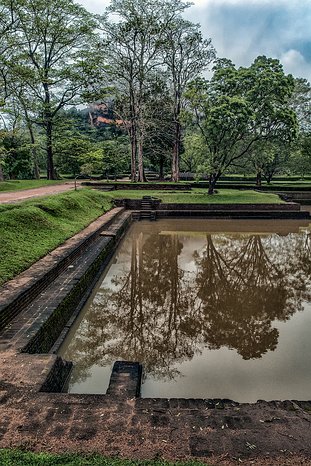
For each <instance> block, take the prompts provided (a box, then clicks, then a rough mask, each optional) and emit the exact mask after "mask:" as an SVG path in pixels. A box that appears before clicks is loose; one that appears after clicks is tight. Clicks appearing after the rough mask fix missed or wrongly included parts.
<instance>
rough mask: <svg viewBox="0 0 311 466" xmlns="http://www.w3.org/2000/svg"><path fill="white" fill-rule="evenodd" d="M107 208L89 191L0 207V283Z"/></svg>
mask: <svg viewBox="0 0 311 466" xmlns="http://www.w3.org/2000/svg"><path fill="white" fill-rule="evenodd" d="M110 207H111V197H110V196H107V195H105V194H103V193H101V192H98V191H91V190H80V191H72V192H68V193H64V194H60V195H56V196H51V197H47V198H40V199H38V198H37V199H32V200H31V201H26V202H22V203H19V204H3V205H0V238H1V241H0V257H1V260H0V284H1V283H3V282H5V281H6V280H9V279H10V278H12V277H14V276H15V275H17V274H18V273H19V272H21V271H22V270H24V269H26V268H27V267H28V266H30V265H31V264H32V263H33V262H35V261H36V260H38V259H39V258H40V257H42V256H44V255H45V254H47V253H48V252H49V251H51V250H53V249H54V248H55V247H56V246H58V245H59V244H61V243H63V242H64V241H65V240H66V239H67V238H70V237H71V236H72V235H74V234H75V233H77V232H78V231H80V230H81V229H82V228H84V227H85V226H87V225H88V224H89V223H90V222H91V221H92V220H94V219H95V218H97V217H99V216H100V215H101V214H103V213H104V212H106V211H107V210H109V209H110ZM0 464H1V463H0Z"/></svg>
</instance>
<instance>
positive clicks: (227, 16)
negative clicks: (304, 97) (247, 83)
mask: <svg viewBox="0 0 311 466" xmlns="http://www.w3.org/2000/svg"><path fill="white" fill-rule="evenodd" d="M78 2H79V3H81V4H82V5H83V6H84V7H85V8H86V9H87V10H89V11H92V12H95V13H102V12H103V11H104V9H105V7H106V6H107V5H108V4H109V0H78ZM184 17H185V18H186V19H189V20H190V21H192V22H194V23H200V24H201V29H202V32H203V35H204V36H205V37H210V38H211V39H212V43H213V45H214V47H215V49H216V52H217V56H218V57H221V58H223V57H225V58H229V59H231V60H232V61H233V63H235V64H236V65H237V66H249V65H250V64H251V63H252V61H253V60H254V59H255V58H256V57H257V56H258V55H266V56H268V57H271V58H278V59H279V60H280V61H281V62H282V64H283V65H284V69H285V71H286V72H287V73H292V74H293V75H294V76H295V77H303V78H307V79H308V80H309V81H310V82H311V0H194V1H193V6H191V7H190V8H188V10H187V11H186V13H185V15H184Z"/></svg>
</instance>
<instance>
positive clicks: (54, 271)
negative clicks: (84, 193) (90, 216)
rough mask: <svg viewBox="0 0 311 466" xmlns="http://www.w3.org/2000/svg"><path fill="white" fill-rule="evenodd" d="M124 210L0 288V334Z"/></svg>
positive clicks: (106, 216)
mask: <svg viewBox="0 0 311 466" xmlns="http://www.w3.org/2000/svg"><path fill="white" fill-rule="evenodd" d="M123 210H124V209H122V208H117V209H113V210H111V211H110V212H108V213H107V214H104V215H103V216H101V217H99V218H98V219H97V220H95V222H92V223H91V224H90V225H89V226H88V227H87V228H85V229H84V230H83V231H82V232H79V233H77V234H76V235H74V236H73V237H72V238H70V239H69V240H67V241H65V243H64V244H62V245H61V246H59V247H58V248H56V249H54V251H52V252H51V253H49V254H47V255H46V256H45V257H44V258H42V259H40V260H39V261H37V262H36V263H35V264H33V265H32V266H31V267H30V268H29V269H27V270H26V271H25V272H22V273H21V274H19V275H18V276H17V277H16V278H14V279H13V280H10V281H9V282H7V283H6V284H4V285H3V286H2V287H1V288H0V331H1V330H2V329H3V328H4V327H5V326H6V325H8V324H9V322H10V321H11V320H12V319H13V318H14V317H15V316H17V315H18V314H19V313H20V312H21V310H22V309H24V308H25V307H27V306H28V305H29V304H30V303H31V302H32V301H33V300H34V299H35V298H36V297H37V296H38V295H39V294H40V293H41V292H42V291H43V290H44V289H45V288H46V287H47V286H48V285H49V284H50V283H51V282H52V281H53V280H55V278H56V277H57V276H58V275H59V274H60V273H61V272H62V271H64V270H65V269H66V268H67V267H68V266H69V265H70V264H71V263H72V262H73V261H74V260H75V259H76V258H77V257H79V256H81V254H82V253H83V252H84V251H85V249H86V248H87V247H88V246H89V245H90V244H91V243H92V242H93V241H94V240H95V239H96V238H97V237H98V235H99V234H100V232H101V231H102V230H103V229H104V228H107V227H108V226H109V225H110V224H111V223H112V222H113V220H114V219H115V218H116V217H117V216H118V215H119V214H120V213H121V212H123Z"/></svg>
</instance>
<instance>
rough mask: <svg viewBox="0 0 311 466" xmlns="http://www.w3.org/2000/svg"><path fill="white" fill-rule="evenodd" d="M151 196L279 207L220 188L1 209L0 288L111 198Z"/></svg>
mask: <svg viewBox="0 0 311 466" xmlns="http://www.w3.org/2000/svg"><path fill="white" fill-rule="evenodd" d="M144 195H147V196H155V197H159V198H160V199H162V201H163V202H168V203H184V202H186V203H223V204H228V203H280V202H282V201H281V200H280V199H279V198H278V196H276V195H275V194H266V193H257V192H255V191H236V190H229V189H223V190H219V192H218V193H217V194H215V195H213V196H208V194H207V191H206V190H205V189H193V190H192V191H190V192H180V191H179V192H172V191H169V192H168V191H147V190H146V191H145V190H138V191H132V190H128V191H111V192H108V193H102V192H100V191H95V190H89V189H83V190H79V191H71V192H68V193H64V194H59V195H54V196H50V197H46V198H40V199H38V198H37V199H32V200H29V201H25V202H21V203H18V204H2V205H1V204H0V238H1V241H0V257H1V260H0V284H2V283H4V282H5V281H7V280H9V279H11V278H12V277H14V276H15V275H17V274H18V273H20V272H21V271H23V270H25V269H26V268H27V267H29V266H30V265H31V264H32V263H33V262H35V261H36V260H38V259H40V257H42V256H44V255H45V254H47V253H48V252H49V251H51V250H53V249H54V248H55V247H56V246H58V245H59V244H61V243H62V242H64V241H65V240H66V239H67V238H69V237H71V236H72V235H74V234H75V233H77V232H78V231H80V230H81V229H82V228H84V227H85V226H86V225H88V224H89V223H90V222H91V221H92V220H94V219H95V218H97V217H99V216H100V215H101V214H103V213H104V212H106V211H107V210H109V209H110V207H111V205H112V198H113V197H114V198H124V197H125V198H141V197H142V196H144Z"/></svg>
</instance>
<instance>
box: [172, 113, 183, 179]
mask: <svg viewBox="0 0 311 466" xmlns="http://www.w3.org/2000/svg"><path fill="white" fill-rule="evenodd" d="M180 138H181V127H180V123H179V121H175V135H174V146H173V157H172V181H176V182H177V181H179V155H180Z"/></svg>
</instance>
